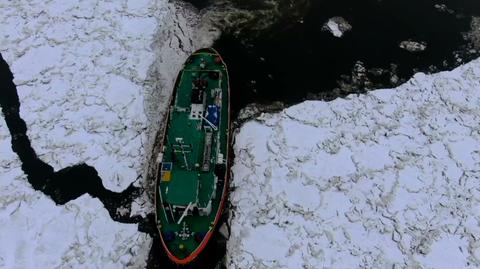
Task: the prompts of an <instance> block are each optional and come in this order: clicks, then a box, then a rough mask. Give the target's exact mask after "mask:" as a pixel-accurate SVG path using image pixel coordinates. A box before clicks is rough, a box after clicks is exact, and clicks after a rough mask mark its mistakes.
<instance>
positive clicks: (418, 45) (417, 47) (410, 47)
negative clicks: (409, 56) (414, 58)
mask: <svg viewBox="0 0 480 269" xmlns="http://www.w3.org/2000/svg"><path fill="white" fill-rule="evenodd" d="M398 46H399V47H400V48H401V49H404V50H406V51H409V52H420V51H424V50H426V49H427V43H425V42H416V41H412V40H404V41H402V42H400V44H399V45H398Z"/></svg>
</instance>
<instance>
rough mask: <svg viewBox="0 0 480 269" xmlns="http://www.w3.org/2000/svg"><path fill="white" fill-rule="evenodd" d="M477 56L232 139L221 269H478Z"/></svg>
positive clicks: (247, 128) (270, 120) (294, 111)
mask: <svg viewBox="0 0 480 269" xmlns="http://www.w3.org/2000/svg"><path fill="white" fill-rule="evenodd" d="M479 122H480V59H477V60H474V61H472V62H470V63H468V64H466V65H464V66H461V67H459V68H457V69H455V70H453V71H448V72H442V73H438V74H433V75H425V74H423V73H418V74H416V75H415V76H414V77H413V78H412V79H411V80H410V81H408V82H407V83H405V84H404V85H401V86H400V87H398V88H396V89H382V90H376V91H371V92H369V93H367V94H365V95H350V96H348V97H346V98H345V99H336V100H334V101H331V102H323V101H306V102H304V103H301V104H299V105H295V106H293V107H290V108H287V109H285V110H284V111H282V112H280V113H276V114H263V115H262V116H260V117H259V118H257V119H256V120H253V121H249V122H247V123H245V124H244V125H243V126H242V127H241V129H240V131H239V133H238V134H237V135H236V137H235V145H234V152H235V156H236V159H235V164H234V166H233V168H232V171H233V174H234V179H233V181H232V187H233V191H232V193H231V195H230V200H231V203H232V206H233V212H232V217H231V236H230V238H229V241H228V244H227V257H226V263H227V266H228V268H232V269H233V268H235V269H236V268H239V269H240V268H241V269H249V268H478V267H480V225H479V224H480V187H479V184H478V180H479V178H480V125H479V124H478V123H479Z"/></svg>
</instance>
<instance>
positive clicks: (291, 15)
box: [186, 0, 310, 43]
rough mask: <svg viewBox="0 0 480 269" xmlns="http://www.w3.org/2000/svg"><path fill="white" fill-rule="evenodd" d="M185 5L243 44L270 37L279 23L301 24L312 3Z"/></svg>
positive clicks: (269, 0) (267, 0) (215, 0)
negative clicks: (258, 38) (257, 38)
mask: <svg viewBox="0 0 480 269" xmlns="http://www.w3.org/2000/svg"><path fill="white" fill-rule="evenodd" d="M186 2H189V3H191V4H193V5H195V6H196V7H197V8H199V9H200V14H201V15H202V18H203V20H204V23H205V24H208V25H210V26H211V27H212V28H215V29H216V30H219V31H221V32H222V33H224V34H230V35H233V36H235V37H237V38H239V39H240V40H241V42H243V43H245V42H246V41H248V40H250V39H252V38H255V37H258V36H260V35H264V34H268V33H270V34H271V33H272V29H274V28H275V26H278V25H279V23H280V22H282V25H284V26H288V25H289V24H294V23H297V22H302V21H303V17H304V15H305V14H306V12H307V11H308V7H309V6H310V0H297V1H293V0H260V1H258V0H248V1H242V0H212V1H210V2H209V4H208V5H207V6H199V5H198V4H196V3H195V2H196V1H193V0H187V1H186ZM273 32H275V31H273Z"/></svg>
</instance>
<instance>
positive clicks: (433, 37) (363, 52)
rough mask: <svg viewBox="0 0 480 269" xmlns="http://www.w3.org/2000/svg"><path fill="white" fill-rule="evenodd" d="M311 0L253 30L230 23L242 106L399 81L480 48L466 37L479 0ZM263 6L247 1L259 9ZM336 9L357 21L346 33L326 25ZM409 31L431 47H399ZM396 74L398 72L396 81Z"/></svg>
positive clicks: (227, 50)
mask: <svg viewBox="0 0 480 269" xmlns="http://www.w3.org/2000/svg"><path fill="white" fill-rule="evenodd" d="M192 2H198V1H194V0H192ZM254 2H255V1H254ZM280 2H282V1H280ZM289 2H291V3H292V5H295V2H293V1H289ZM435 4H446V6H447V7H448V8H449V9H451V10H452V11H453V13H451V12H448V11H444V12H442V11H440V10H438V9H436V8H435V6H434V5H435ZM305 6H307V5H306V4H305V2H304V1H303V2H302V3H301V6H299V7H298V9H299V11H298V12H297V15H296V16H293V17H292V16H291V11H289V10H288V11H286V12H285V13H287V14H283V13H282V12H280V13H279V15H278V20H277V21H276V22H274V23H273V24H272V26H271V27H269V28H267V29H266V30H264V31H260V32H258V31H254V30H251V31H249V28H248V26H245V24H243V25H241V26H234V28H235V27H237V29H228V28H227V29H226V32H225V33H224V34H223V35H222V37H221V38H220V39H219V40H218V41H217V42H216V43H215V45H214V47H215V48H216V49H217V50H219V51H220V53H222V55H223V56H224V58H225V60H226V62H227V64H228V65H229V70H230V74H231V83H232V96H233V106H234V109H235V110H236V111H238V110H239V109H241V108H243V107H244V106H245V105H247V104H249V103H253V102H257V103H271V102H273V101H282V102H284V103H286V104H293V103H298V102H301V101H302V100H304V99H307V98H308V99H311V98H324V99H327V100H328V99H333V98H335V97H337V96H341V95H345V94H348V93H351V92H363V91H364V90H365V89H373V88H379V87H393V86H396V85H398V84H400V83H402V82H404V81H406V80H407V79H408V78H410V77H411V76H412V75H413V74H414V73H415V72H417V71H422V72H427V73H428V72H437V71H440V70H447V69H451V68H453V67H455V66H457V65H459V64H460V63H464V62H466V61H469V60H471V59H473V58H476V57H478V56H479V55H480V54H479V53H478V52H473V53H471V52H470V53H469V52H468V51H469V50H470V48H471V45H470V44H469V43H468V42H467V41H466V40H465V39H464V37H463V33H464V32H467V31H469V30H470V22H471V16H472V15H480V1H477V0H451V1H432V0H383V1H380V0H362V1H358V0H335V1H323V0H316V1H309V3H308V8H305ZM257 7H258V6H257V5H256V4H255V3H253V4H251V5H250V6H248V5H245V4H244V5H243V6H242V8H244V9H251V10H252V12H254V11H253V10H255V9H256V8H257ZM290 9H292V7H290ZM334 16H341V17H343V18H345V19H346V20H347V21H348V22H349V24H350V25H352V27H353V28H352V30H351V31H349V32H346V33H345V35H344V36H343V37H342V38H336V37H334V36H333V35H332V34H331V33H329V32H326V31H322V25H323V24H324V23H325V22H326V21H328V19H329V18H331V17H334ZM238 27H243V28H242V29H238ZM239 30H240V33H239ZM409 39H411V40H413V41H422V42H426V43H427V49H426V50H425V51H423V52H417V53H411V52H408V51H405V50H403V49H400V48H399V43H400V42H401V41H403V40H409ZM455 54H458V55H459V57H460V58H461V59H462V60H461V62H459V61H457V58H458V57H455ZM357 61H361V62H362V63H363V65H364V67H365V68H366V69H367V77H366V81H363V83H359V84H358V83H357V85H355V84H354V83H352V78H351V75H352V69H353V68H354V66H355V63H356V62H357ZM374 70H381V72H373V71H374ZM380 73H381V74H380ZM393 75H396V76H397V77H398V78H399V80H398V81H396V82H394V83H392V82H391V81H390V78H391V77H392V76H393ZM345 85H347V86H345ZM334 89H337V90H336V91H333V90H334Z"/></svg>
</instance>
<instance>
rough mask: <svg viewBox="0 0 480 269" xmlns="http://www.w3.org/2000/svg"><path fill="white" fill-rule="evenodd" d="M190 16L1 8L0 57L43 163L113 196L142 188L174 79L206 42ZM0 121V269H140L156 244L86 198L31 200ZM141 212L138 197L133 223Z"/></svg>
mask: <svg viewBox="0 0 480 269" xmlns="http://www.w3.org/2000/svg"><path fill="white" fill-rule="evenodd" d="M196 16H197V15H196V14H195V13H194V11H193V10H191V9H188V8H186V7H179V6H177V4H176V3H170V2H169V1H167V0H141V1H138V0H136V1H134V0H126V1H94V0H87V1H70V0H69V1H65V0H62V1H60V0H51V1H37V0H35V1H25V0H21V1H3V2H2V3H0V32H1V33H2V39H0V52H1V53H2V55H3V57H4V59H5V60H6V61H7V62H8V64H9V65H10V67H11V69H12V72H13V74H14V76H15V80H14V82H15V84H16V85H17V89H18V95H19V98H20V103H21V108H20V113H21V117H22V118H23V119H24V120H25V122H26V124H27V127H28V136H29V138H30V141H31V142H32V147H33V148H34V149H35V151H36V152H37V154H38V156H39V158H40V159H42V160H43V161H44V162H46V163H48V164H50V165H52V166H53V167H54V169H55V170H59V169H62V168H65V167H67V166H71V165H74V164H78V163H81V162H86V163H87V164H88V165H91V166H93V167H95V168H96V170H97V171H98V173H99V175H100V177H101V178H102V180H103V184H104V186H105V187H106V188H107V189H110V190H112V191H122V190H124V189H125V188H126V187H127V186H128V185H129V184H131V183H132V182H134V181H135V180H137V179H138V178H140V179H141V180H139V181H140V182H138V181H136V184H140V185H142V184H147V182H145V181H146V180H147V176H146V173H147V171H148V169H147V168H148V162H149V161H150V159H151V158H150V157H151V152H152V146H153V144H154V141H155V136H156V133H157V131H158V130H159V128H160V127H161V122H162V119H163V116H164V112H165V109H166V108H165V106H166V103H167V102H168V98H169V96H170V93H171V90H172V88H173V82H174V80H175V77H176V74H177V72H178V70H179V69H180V68H181V64H182V63H183V62H184V60H185V59H186V57H187V56H188V55H189V54H190V53H191V52H192V51H193V50H195V49H197V48H199V47H202V46H208V45H209V44H208V42H211V41H212V40H211V39H210V38H211V36H209V35H203V36H200V35H199V34H198V31H196V30H195V29H196V27H197V23H198V21H199V19H198V18H197V17H196ZM202 27H204V26H202ZM204 28H205V27H204ZM205 29H207V28H205ZM196 40H199V41H196ZM0 120H1V123H0V238H1V242H2V244H0V268H142V267H145V263H146V260H147V256H148V252H149V250H150V246H151V238H150V237H149V236H147V235H145V234H142V233H139V232H138V231H137V226H136V225H135V224H121V223H116V222H114V221H112V220H111V218H110V216H109V214H108V212H107V211H106V209H104V208H103V205H102V204H101V202H100V201H99V200H97V199H93V198H92V197H90V196H88V195H84V196H81V197H79V198H78V199H76V200H74V201H70V202H68V203H67V204H65V205H60V206H57V205H55V204H54V203H53V202H52V201H51V200H50V199H49V198H48V197H47V196H45V195H43V194H42V193H40V192H36V191H34V190H33V189H32V187H31V186H30V185H29V183H28V181H27V179H26V178H25V175H23V173H22V170H21V163H20V161H19V160H18V158H17V156H16V155H15V154H14V153H13V152H12V150H11V144H10V141H11V140H10V139H11V138H10V134H9V133H8V130H7V129H6V126H5V122H4V120H3V117H1V119H0ZM142 180H143V182H142ZM148 207H149V204H148V202H146V199H145V198H144V197H141V198H139V201H137V203H136V204H134V205H133V206H132V211H133V212H132V214H144V213H145V210H148V209H150V210H151V207H150V208H148Z"/></svg>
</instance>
